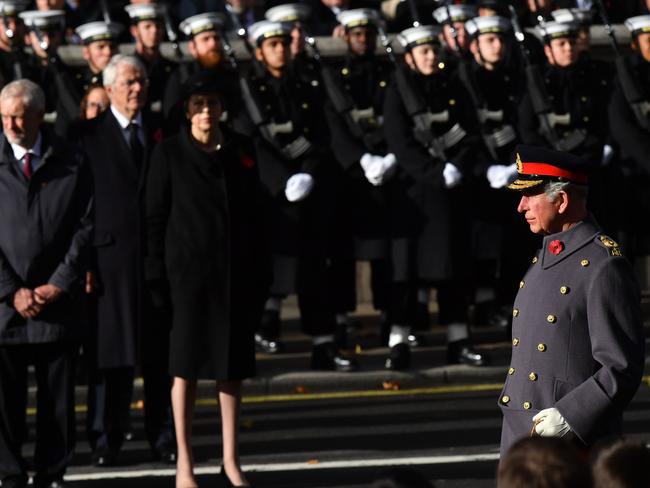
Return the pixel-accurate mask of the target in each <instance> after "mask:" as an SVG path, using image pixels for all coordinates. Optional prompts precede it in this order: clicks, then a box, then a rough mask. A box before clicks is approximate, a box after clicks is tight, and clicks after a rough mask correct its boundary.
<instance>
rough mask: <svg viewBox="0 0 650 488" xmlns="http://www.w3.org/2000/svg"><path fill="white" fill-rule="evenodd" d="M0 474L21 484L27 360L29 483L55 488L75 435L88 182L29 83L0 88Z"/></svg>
mask: <svg viewBox="0 0 650 488" xmlns="http://www.w3.org/2000/svg"><path fill="white" fill-rule="evenodd" d="M0 112H1V113H2V125H3V131H4V135H2V136H0V188H2V191H0V228H1V229H2V232H0V480H1V483H2V488H23V487H26V486H27V478H28V476H27V472H26V469H27V463H26V461H25V459H24V458H23V456H22V453H21V448H22V445H23V443H24V441H25V440H26V434H27V428H26V425H25V407H26V400H27V367H28V365H30V364H32V365H33V366H34V370H35V378H36V385H37V389H38V390H37V400H36V401H37V407H38V411H37V414H36V415H37V417H36V425H37V436H36V450H35V455H34V467H35V469H36V476H35V478H34V485H33V486H35V487H39V488H42V487H60V486H62V483H63V475H64V473H65V470H66V467H67V464H68V462H69V461H70V459H71V458H72V454H73V448H74V437H75V419H74V370H75V367H74V364H75V359H76V357H77V351H78V343H79V342H78V339H79V334H80V331H81V328H82V326H83V325H84V322H85V320H84V317H83V315H84V314H83V313H82V312H83V310H84V308H83V307H82V306H81V304H80V303H79V301H80V300H79V299H80V297H81V296H83V289H82V285H83V280H84V273H85V269H86V265H87V257H88V249H89V244H90V239H91V233H92V180H91V176H90V171H89V168H88V165H87V164H86V161H85V159H84V158H83V157H82V155H81V153H80V152H79V151H77V150H75V149H74V148H73V147H71V146H70V145H68V144H66V143H65V142H64V141H62V140H60V139H58V138H57V137H56V136H54V134H52V133H51V132H49V131H47V130H46V129H44V128H42V126H41V124H42V122H43V115H44V113H45V95H44V93H43V91H42V90H41V89H40V88H39V87H38V86H37V85H36V84H35V83H33V82H31V81H28V80H18V81H14V82H12V83H10V84H8V85H7V86H5V87H4V88H3V90H2V92H0Z"/></svg>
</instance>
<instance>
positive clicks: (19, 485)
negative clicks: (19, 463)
mask: <svg viewBox="0 0 650 488" xmlns="http://www.w3.org/2000/svg"><path fill="white" fill-rule="evenodd" d="M26 486H27V475H24V474H17V475H11V476H5V477H4V478H2V488H25V487H26Z"/></svg>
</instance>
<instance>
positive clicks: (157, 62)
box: [125, 3, 177, 128]
mask: <svg viewBox="0 0 650 488" xmlns="http://www.w3.org/2000/svg"><path fill="white" fill-rule="evenodd" d="M125 9H126V11H127V13H128V14H129V17H130V19H131V29H130V30H131V35H132V36H133V38H134V39H135V56H136V57H137V58H138V59H140V61H142V64H144V66H145V67H146V68H147V78H148V80H149V89H148V91H147V94H148V95H147V109H148V111H149V112H150V114H151V117H152V120H151V123H153V124H154V125H155V126H156V127H159V128H161V127H162V118H163V116H162V104H163V98H164V95H165V87H166V85H167V80H168V79H169V77H170V76H171V74H172V73H173V72H174V70H175V69H176V67H177V66H176V63H174V62H172V61H170V60H168V59H166V58H164V57H163V56H162V54H161V53H160V45H161V44H162V42H163V39H164V37H165V26H164V21H165V9H166V7H165V5H162V4H156V3H150V4H133V5H127V6H126V7H125Z"/></svg>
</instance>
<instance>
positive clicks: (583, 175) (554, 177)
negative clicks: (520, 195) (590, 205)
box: [508, 144, 589, 190]
mask: <svg viewBox="0 0 650 488" xmlns="http://www.w3.org/2000/svg"><path fill="white" fill-rule="evenodd" d="M515 150H516V156H515V163H516V164H517V179H516V180H515V181H513V182H512V183H511V184H509V185H508V188H509V189H511V190H527V189H529V188H536V187H539V186H541V185H544V184H546V183H549V182H554V181H558V182H568V183H576V184H579V185H586V184H587V182H588V179H589V167H588V165H587V162H586V161H585V160H584V159H583V158H581V157H578V156H574V155H573V154H569V153H566V152H560V151H554V150H552V149H546V148H544V147H537V146H527V145H523V144H520V145H518V146H517V147H516V149H515Z"/></svg>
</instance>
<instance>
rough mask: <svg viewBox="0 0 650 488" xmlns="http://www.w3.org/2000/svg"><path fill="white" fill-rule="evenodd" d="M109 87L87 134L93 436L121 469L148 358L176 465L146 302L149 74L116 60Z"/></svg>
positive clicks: (153, 433)
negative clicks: (137, 385) (92, 194)
mask: <svg viewBox="0 0 650 488" xmlns="http://www.w3.org/2000/svg"><path fill="white" fill-rule="evenodd" d="M103 82H104V86H105V87H106V91H107V93H108V96H109V99H110V102H111V106H110V109H109V110H107V111H106V112H105V113H104V114H102V115H101V116H100V117H97V118H96V119H93V120H91V121H89V122H88V123H87V125H85V126H83V127H82V128H81V131H82V133H81V144H82V146H83V148H84V149H85V151H86V153H87V154H88V156H89V157H90V160H91V167H92V170H93V177H94V179H95V187H96V195H97V200H96V201H97V204H96V225H97V231H96V233H95V239H94V254H95V262H94V271H95V272H96V275H97V292H96V307H95V315H94V317H93V318H94V323H93V326H94V327H93V330H92V334H91V337H90V339H89V342H88V345H87V350H88V352H89V354H90V356H91V358H92V359H93V360H94V364H92V366H93V367H94V368H93V369H92V372H91V375H90V384H89V389H88V395H89V398H88V406H89V407H88V408H89V409H88V419H87V420H88V425H87V428H88V436H89V441H90V444H91V447H92V448H93V461H94V463H95V464H96V465H100V466H106V465H110V464H113V463H114V462H115V460H116V457H117V454H118V452H119V450H120V447H121V445H122V441H123V438H124V433H125V429H126V425H127V422H128V413H129V408H130V404H131V393H132V387H133V375H134V367H135V366H136V364H137V362H138V360H139V357H140V353H141V352H142V353H143V360H144V361H143V374H144V377H145V385H146V386H145V397H146V402H145V405H146V407H145V429H146V430H147V435H148V440H149V442H150V444H151V447H152V450H153V452H154V456H155V457H157V458H161V459H162V460H163V461H166V462H174V461H175V454H174V451H173V446H174V440H173V436H172V434H171V432H172V431H171V419H170V418H169V417H168V415H167V413H168V412H169V403H170V399H169V388H170V383H169V378H168V376H167V366H166V363H165V361H166V359H165V358H166V357H167V354H166V347H167V345H166V344H164V343H163V344H161V343H157V342H156V340H163V339H162V338H163V337H164V336H166V334H154V333H152V334H148V333H147V327H148V326H149V325H150V324H149V323H148V320H149V319H150V318H151V314H150V308H151V307H149V301H148V300H146V297H145V296H144V295H143V278H142V275H143V265H142V258H143V256H142V252H143V244H142V211H143V210H142V209H143V207H142V205H143V202H142V189H143V184H144V178H145V174H146V167H147V160H148V154H149V153H150V151H151V145H152V141H150V139H149V138H148V137H147V121H146V118H145V116H144V115H143V112H142V108H143V107H144V105H145V103H146V96H147V76H146V71H145V68H144V66H143V65H142V63H141V62H140V61H139V60H138V59H137V58H135V57H133V56H124V55H116V56H114V57H113V58H112V59H111V61H110V62H109V64H108V66H107V67H106V69H105V70H104V74H103ZM158 326H160V325H159V324H158ZM152 327H153V326H152ZM141 339H142V340H141ZM141 347H144V348H146V349H145V350H141ZM149 351H151V352H152V354H149Z"/></svg>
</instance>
